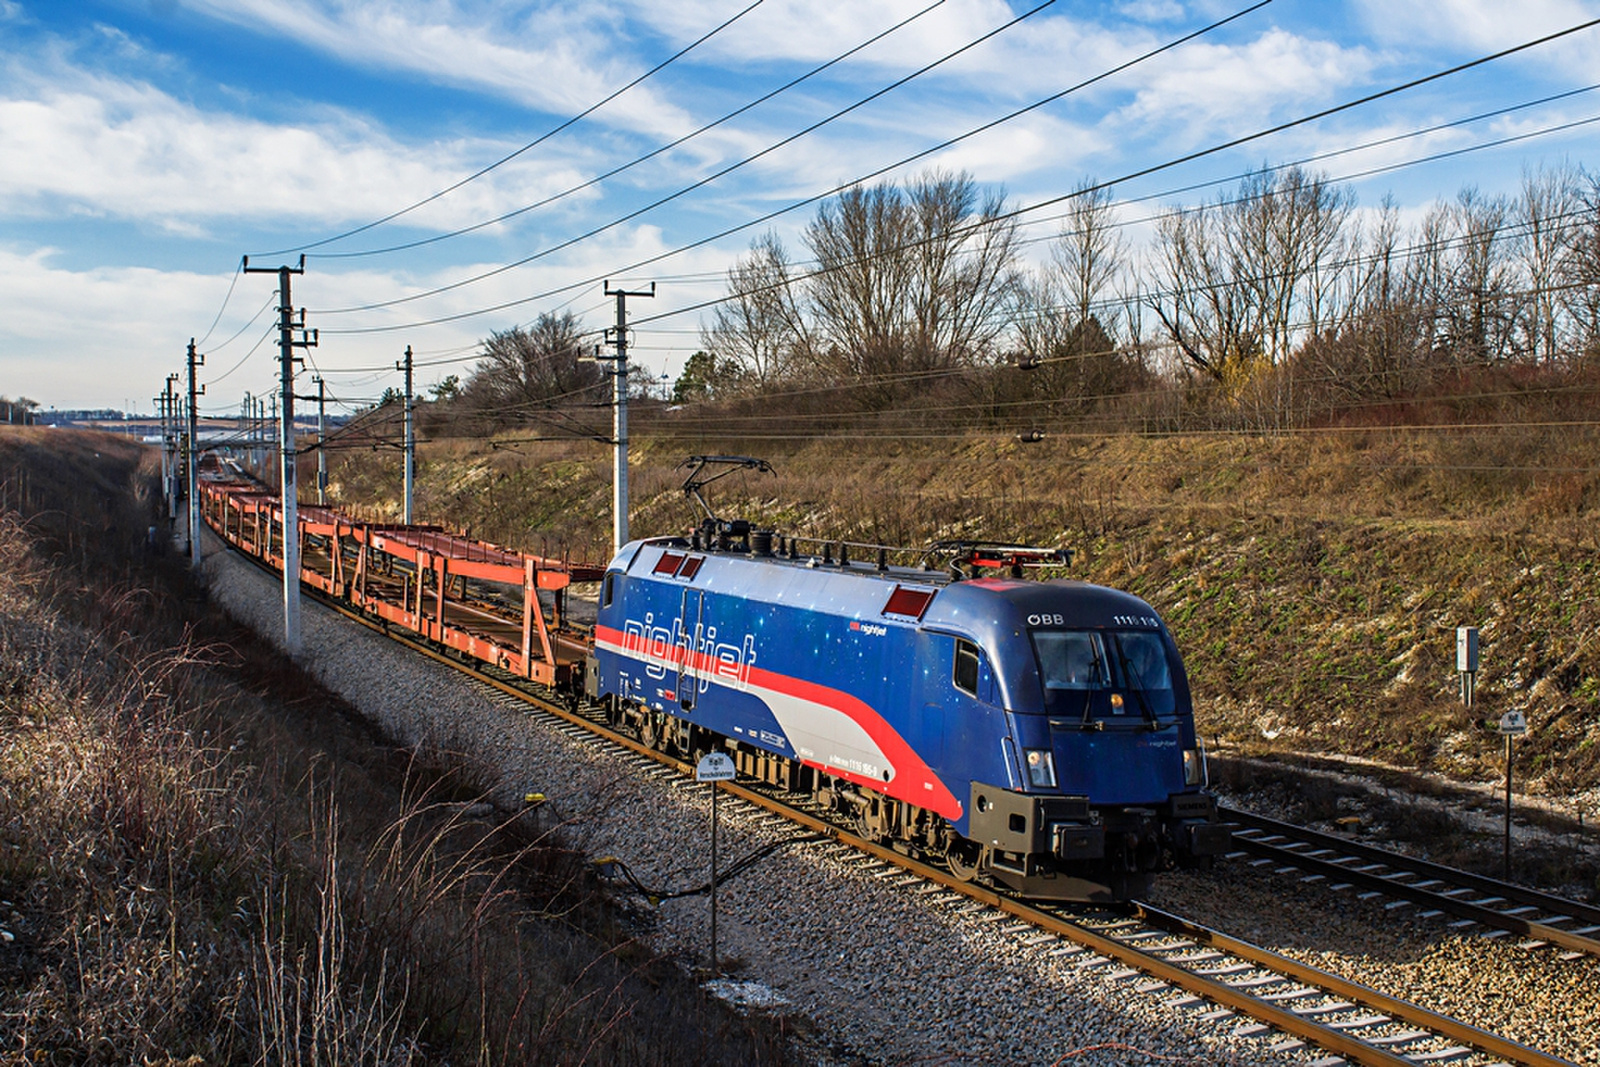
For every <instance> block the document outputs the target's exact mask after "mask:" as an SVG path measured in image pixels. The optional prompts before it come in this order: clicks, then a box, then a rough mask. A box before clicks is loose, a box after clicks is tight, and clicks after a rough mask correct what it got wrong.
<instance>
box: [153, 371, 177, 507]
mask: <svg viewBox="0 0 1600 1067" xmlns="http://www.w3.org/2000/svg"><path fill="white" fill-rule="evenodd" d="M151 399H152V401H153V402H154V403H155V405H156V418H158V419H160V420H161V506H162V507H163V508H164V507H166V505H167V489H168V488H169V487H170V486H169V483H168V481H167V476H168V475H169V474H170V473H171V469H170V467H169V466H168V460H169V459H170V458H171V457H170V455H169V448H168V446H169V445H170V444H171V443H172V442H170V441H168V440H167V395H166V394H165V393H160V394H157V395H156V396H154V397H152V398H151Z"/></svg>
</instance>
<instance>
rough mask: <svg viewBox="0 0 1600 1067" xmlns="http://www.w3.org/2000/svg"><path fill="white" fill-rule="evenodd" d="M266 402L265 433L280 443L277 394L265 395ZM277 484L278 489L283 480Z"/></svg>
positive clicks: (280, 429) (280, 424) (280, 431)
mask: <svg viewBox="0 0 1600 1067" xmlns="http://www.w3.org/2000/svg"><path fill="white" fill-rule="evenodd" d="M267 404H268V410H269V411H270V412H271V414H270V415H268V416H267V434H269V435H270V436H272V437H278V438H280V441H279V443H280V444H281V443H282V440H281V438H282V426H283V424H282V423H280V422H279V421H278V397H277V394H273V395H272V396H269V397H267ZM263 439H265V438H263ZM278 486H279V488H280V489H281V488H282V486H283V482H282V480H281V479H280V480H279V482H278Z"/></svg>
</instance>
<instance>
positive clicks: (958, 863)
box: [944, 837, 983, 882]
mask: <svg viewBox="0 0 1600 1067" xmlns="http://www.w3.org/2000/svg"><path fill="white" fill-rule="evenodd" d="M944 862H945V864H946V865H947V866H948V867H949V868H950V873H951V874H953V875H955V876H956V877H957V878H959V879H960V880H961V881H963V882H971V881H974V880H976V879H977V877H978V872H979V871H981V870H982V869H983V848H982V846H980V845H979V844H978V843H977V842H976V841H968V840H967V839H966V838H964V837H958V838H956V839H955V840H953V841H951V842H950V844H949V846H948V847H947V848H946V849H945V850H944Z"/></svg>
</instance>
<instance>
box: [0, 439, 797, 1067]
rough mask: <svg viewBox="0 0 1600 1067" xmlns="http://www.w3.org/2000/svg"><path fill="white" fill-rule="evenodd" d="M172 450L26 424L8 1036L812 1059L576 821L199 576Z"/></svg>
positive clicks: (11, 653) (1, 811) (176, 1050)
mask: <svg viewBox="0 0 1600 1067" xmlns="http://www.w3.org/2000/svg"><path fill="white" fill-rule="evenodd" d="M143 462H144V458H143V457H142V456H141V454H140V453H139V452H138V451H137V450H136V449H135V448H133V447H132V446H128V445H126V444H125V443H120V442H117V441H116V440H115V439H111V438H98V437H90V436H87V435H85V436H79V435H72V436H70V437H67V436H62V437H59V438H55V437H46V436H42V435H39V434H28V433H23V434H15V433H11V434H5V433H0V474H3V473H4V472H5V471H7V470H10V471H19V470H26V472H27V479H26V480H27V481H28V482H29V483H30V485H29V488H28V491H27V492H26V493H22V492H20V491H19V490H20V482H21V480H22V479H20V478H17V477H15V476H13V477H12V478H10V479H0V481H3V482H4V487H3V488H4V491H6V492H10V493H11V494H12V495H10V496H9V497H8V498H7V501H6V502H7V504H8V507H9V508H10V510H7V511H5V512H3V513H0V929H3V930H4V932H5V934H6V935H9V936H8V937H6V938H4V939H3V943H0V1059H3V1060H6V1061H16V1062H29V1063H36V1062H37V1063H107V1064H113V1063H114V1064H124V1063H147V1064H158V1063H159V1064H174V1063H192V1064H199V1063H207V1064H210V1063H241V1064H293V1065H320V1064H372V1065H388V1064H411V1063H457V1064H465V1063H472V1064H519V1063H532V1062H537V1063H550V1064H579V1063H620V1064H662V1065H671V1064H688V1063H695V1064H699V1063H712V1064H718V1063H724V1064H744V1063H781V1062H784V1061H785V1060H786V1058H787V1057H788V1055H789V1053H787V1052H786V1051H785V1050H786V1048H787V1047H788V1042H787V1040H786V1031H785V1025H786V1024H785V1023H784V1022H783V1021H782V1020H777V1021H770V1020H756V1021H749V1020H743V1019H739V1018H737V1017H734V1016H731V1015H729V1014H728V1013H726V1012H724V1011H722V1010H720V1008H719V1006H717V1005H715V1004H714V1003H710V1002H708V1001H707V999H706V998H705V997H704V996H703V995H702V994H701V993H700V991H699V990H698V989H697V988H696V987H695V986H694V985H693V983H692V981H689V980H687V979H686V977H685V976H684V975H683V974H682V973H681V972H680V971H679V970H678V969H677V968H676V967H675V966H672V965H670V964H666V963H663V962H660V961H657V960H654V959H653V958H651V957H650V956H649V955H648V954H647V953H646V952H644V951H643V950H642V949H641V948H640V946H639V945H637V944H636V943H635V942H634V941H633V940H632V938H631V937H630V936H629V935H628V933H627V931H626V930H625V929H623V928H622V927H621V926H620V925H619V924H618V923H617V921H616V919H615V917H614V916H613V915H612V913H611V912H610V911H609V910H608V908H607V907H606V906H605V904H604V901H603V900H602V899H601V897H600V895H599V893H598V890H597V888H596V885H595V881H594V878H593V875H592V873H591V871H590V870H589V869H588V866H587V864H586V863H585V861H584V859H583V857H582V856H581V855H578V854H577V853H575V852H574V851H572V850H571V849H569V848H568V847H566V846H565V845H564V844H563V843H562V836H563V829H564V828H561V827H554V828H552V827H549V826H533V825H531V824H530V823H529V822H528V820H527V819H526V818H524V817H523V816H521V815H519V814H517V813H499V812H495V811H493V810H492V809H490V808H488V806H487V805H483V804H480V803H478V801H480V800H481V798H482V796H483V795H484V790H483V788H482V784H481V783H477V782H474V781H473V780H472V779H471V778H470V776H469V774H470V771H466V772H464V771H462V770H460V769H447V768H448V767H449V766H450V764H451V761H449V760H447V759H446V758H445V757H443V756H429V755H428V754H426V753H423V754H417V753H397V752H394V751H392V750H390V749H388V748H387V747H385V746H383V745H382V744H381V743H378V740H377V739H376V738H374V736H373V735H372V734H371V732H370V730H369V729H368V728H367V727H366V726H365V725H364V724H362V723H360V722H358V721H356V720H355V719H353V718H352V717H351V716H350V714H349V713H348V711H347V710H346V709H344V708H343V707H342V706H341V705H339V704H338V703H337V701H335V700H333V699H332V698H331V697H329V696H328V695H327V694H326V693H324V692H322V691H321V690H319V689H318V688H317V687H316V686H315V684H314V683H312V682H311V681H310V680H309V679H308V678H306V677H305V676H304V675H303V674H301V673H300V672H298V671H297V670H295V669H294V668H293V667H292V666H290V665H287V664H285V663H284V662H282V661H281V660H278V659H277V658H276V657H274V656H272V655H271V654H270V653H268V652H266V651H264V650H263V649H262V648H261V647H260V645H259V643H257V642H255V641H254V640H253V639H252V638H251V637H250V636H249V635H248V634H245V633H241V632H239V631H237V630H236V629H234V628H232V627H231V626H230V625H229V624H228V623H227V622H226V620H224V619H223V618H222V617H221V616H220V615H218V614H216V613H214V612H211V611H210V610H209V609H207V608H206V607H205V606H204V604H203V603H201V602H200V600H199V598H197V597H194V596H193V595H192V591H191V590H190V589H189V587H188V586H187V584H186V582H185V576H184V574H183V570H182V564H181V561H178V560H174V559H171V558H163V557H161V556H159V555H158V554H156V553H154V552H152V551H150V550H149V548H148V547H147V538H146V533H147V527H148V520H147V518H146V515H147V513H148V509H147V505H148V503H149V499H150V498H149V494H148V485H149V477H150V472H149V471H148V470H147V469H145V468H144V467H142V466H141V464H142V463H143ZM44 500H48V501H49V502H50V507H48V508H42V507H40V504H41V502H42V501H44ZM19 506H20V511H19V510H17V509H18V508H19ZM201 634H204V635H206V637H205V640H204V641H202V640H201V638H200V636H199V635H201Z"/></svg>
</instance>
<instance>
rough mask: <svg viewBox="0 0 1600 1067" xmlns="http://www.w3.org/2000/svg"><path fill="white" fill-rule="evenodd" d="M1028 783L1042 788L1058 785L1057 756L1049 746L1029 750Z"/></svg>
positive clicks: (1051, 787)
mask: <svg viewBox="0 0 1600 1067" xmlns="http://www.w3.org/2000/svg"><path fill="white" fill-rule="evenodd" d="M1027 758H1028V784H1029V785H1032V786H1037V787H1039V788H1040V789H1054V788H1055V787H1056V758H1055V756H1054V755H1052V754H1051V752H1050V750H1049V749H1047V748H1030V749H1028V750H1027Z"/></svg>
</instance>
